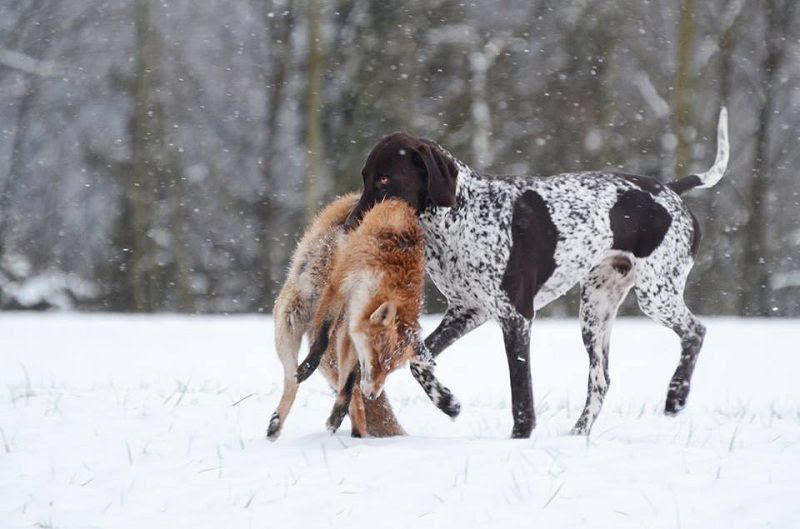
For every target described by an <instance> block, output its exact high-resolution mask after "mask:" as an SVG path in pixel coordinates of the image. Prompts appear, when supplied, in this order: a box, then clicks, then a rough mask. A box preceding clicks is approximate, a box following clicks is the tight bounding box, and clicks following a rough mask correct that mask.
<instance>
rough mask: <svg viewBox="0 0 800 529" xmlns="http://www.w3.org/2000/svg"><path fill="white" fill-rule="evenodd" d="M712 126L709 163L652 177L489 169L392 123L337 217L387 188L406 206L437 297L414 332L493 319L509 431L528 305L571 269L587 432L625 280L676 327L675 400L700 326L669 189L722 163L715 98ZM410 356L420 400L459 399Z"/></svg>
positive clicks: (563, 288)
mask: <svg viewBox="0 0 800 529" xmlns="http://www.w3.org/2000/svg"><path fill="white" fill-rule="evenodd" d="M717 135H718V137H717V155H716V160H715V162H714V165H713V167H712V168H711V169H710V170H709V171H707V172H705V173H701V174H696V175H691V176H686V177H683V178H681V179H679V180H676V181H674V182H670V183H668V184H666V185H664V184H661V183H660V182H658V181H657V180H655V179H653V178H649V177H644V176H635V175H627V174H616V173H603V172H582V173H570V174H561V175H557V176H552V177H549V178H539V177H527V176H513V177H488V176H485V175H481V174H478V173H477V172H475V171H474V170H472V169H470V168H469V167H468V166H467V165H466V164H464V163H462V162H460V161H459V160H457V159H456V158H455V157H454V156H453V155H452V154H450V153H449V152H447V151H446V150H444V149H443V148H442V147H440V146H439V145H437V144H435V143H433V142H431V141H428V140H424V139H420V138H415V137H413V136H409V135H407V134H403V133H394V134H391V135H389V136H387V137H385V138H383V139H382V140H381V141H380V142H379V143H378V144H377V145H376V146H375V147H374V148H373V149H372V151H371V153H370V154H369V157H368V158H367V161H366V164H365V166H364V169H363V171H362V176H363V178H364V190H363V193H362V195H361V199H360V201H359V203H358V204H357V205H356V207H355V209H354V210H353V213H351V215H350V218H349V219H348V221H347V223H346V225H348V226H354V225H356V224H357V223H358V222H359V221H360V219H361V217H362V216H363V214H364V212H365V211H366V210H368V209H369V208H370V207H371V206H372V205H373V204H375V203H376V202H378V201H381V200H384V199H385V198H388V197H397V198H401V199H403V200H405V201H406V202H408V203H409V204H411V205H412V206H413V207H415V208H416V209H417V211H418V213H419V217H420V220H421V223H422V226H423V228H424V232H425V236H426V242H425V257H426V270H427V272H428V273H429V275H430V277H431V278H432V279H433V281H434V283H435V284H436V286H437V287H438V288H439V290H440V291H441V292H442V293H443V294H444V295H445V297H446V298H447V301H448V308H447V311H446V313H445V315H444V318H443V319H442V321H441V323H440V324H439V326H438V327H437V328H436V330H435V331H434V332H433V333H432V334H431V335H430V336H428V337H427V339H425V342H424V344H425V346H427V348H428V349H429V350H430V353H432V354H433V355H434V356H437V355H438V354H439V353H441V352H442V351H443V350H444V349H445V348H446V347H448V346H449V345H451V344H452V343H453V342H455V341H456V340H457V339H459V338H460V337H462V336H464V335H465V334H466V333H468V332H469V331H471V330H472V329H475V328H476V327H478V326H479V325H481V324H482V323H484V322H485V321H486V320H488V319H490V318H492V319H495V320H497V321H498V322H499V324H500V326H501V328H502V331H503V338H504V341H505V349H506V358H507V360H508V367H509V372H510V378H511V400H512V409H513V410H512V411H513V418H514V427H513V430H512V433H511V435H512V437H528V436H530V433H531V430H532V429H533V428H534V426H535V424H536V419H535V415H534V410H533V392H532V387H531V368H530V366H529V358H530V329H531V321H532V320H533V317H534V314H535V312H536V310H538V309H540V308H542V307H544V306H545V305H547V304H548V303H550V302H551V301H553V300H554V299H556V298H558V297H560V296H562V295H563V294H564V293H566V292H567V290H569V289H570V288H571V287H572V286H573V285H575V284H576V283H578V282H579V283H580V285H581V292H580V296H581V305H580V323H581V328H582V334H583V342H584V344H585V346H586V350H587V352H588V353H589V365H590V368H589V381H588V395H587V397H586V405H585V407H584V409H583V412H582V413H581V416H580V418H579V419H578V421H577V423H576V424H575V426H574V428H573V430H572V432H573V433H574V434H583V435H588V434H589V432H590V430H591V428H592V424H593V423H594V420H595V418H596V417H597V415H598V413H599V412H600V408H601V407H602V404H603V399H604V397H605V395H606V391H607V390H608V385H609V375H608V354H609V351H608V349H609V333H610V331H611V325H612V323H613V321H614V318H615V317H616V313H617V309H618V308H619V305H620V303H621V302H622V300H623V299H624V298H625V296H626V295H627V293H628V292H629V291H630V289H631V288H633V289H634V291H635V292H636V297H637V299H638V302H639V307H640V308H641V309H642V311H643V312H644V313H645V314H646V315H647V316H649V317H650V318H652V319H653V320H655V321H657V322H658V323H661V324H662V325H665V326H666V327H669V328H670V329H672V330H673V331H674V332H675V333H677V335H678V336H679V337H680V340H681V348H682V354H681V359H680V362H679V364H678V367H677V369H676V370H675V373H674V375H673V376H672V380H671V381H670V384H669V389H668V391H667V400H666V407H665V412H666V413H667V414H668V415H672V414H676V413H678V412H679V411H680V410H681V409H682V408H683V407H684V406H685V405H686V398H687V396H688V394H689V387H690V383H691V377H692V372H693V370H694V366H695V362H696V361H697V356H698V353H699V352H700V347H701V345H702V343H703V336H704V334H705V327H704V326H703V325H702V324H701V323H700V322H699V321H698V319H697V318H696V317H695V316H694V315H693V314H692V313H691V312H690V311H689V309H688V308H686V305H685V303H684V300H683V290H684V284H685V282H686V278H687V276H688V274H689V270H690V269H691V267H692V264H693V262H694V256H695V254H696V252H697V246H698V242H699V240H700V229H699V225H698V222H697V219H696V218H695V217H694V216H693V215H692V213H691V212H690V211H689V209H688V208H687V207H686V204H685V203H684V202H683V200H681V198H680V196H679V195H680V194H681V193H684V192H686V191H689V190H691V189H694V188H696V187H698V188H706V187H711V186H713V185H714V184H716V183H717V182H718V181H719V180H720V179H721V178H722V176H723V174H724V172H725V169H726V167H727V164H728V137H727V136H728V131H727V113H726V111H725V109H724V108H723V109H722V111H721V113H720V117H719V125H718V130H717ZM411 367H412V372H413V375H414V377H415V378H416V379H417V380H418V381H419V382H420V384H422V386H423V388H424V389H425V390H426V392H427V393H428V395H429V396H430V397H431V399H432V400H433V401H434V402H435V403H436V404H437V405H438V406H439V407H440V408H441V409H443V410H444V411H445V412H447V413H449V414H450V415H456V414H457V413H458V403H457V401H455V399H454V398H452V395H450V394H449V392H447V393H446V394H442V393H440V392H439V389H441V388H442V387H443V386H441V385H439V384H438V382H437V381H436V379H435V377H434V376H433V368H432V367H431V366H428V365H425V364H412V366H411Z"/></svg>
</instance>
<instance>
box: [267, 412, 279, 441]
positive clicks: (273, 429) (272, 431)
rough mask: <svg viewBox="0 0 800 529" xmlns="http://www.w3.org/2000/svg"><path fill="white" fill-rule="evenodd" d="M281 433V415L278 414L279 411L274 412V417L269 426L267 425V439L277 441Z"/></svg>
mask: <svg viewBox="0 0 800 529" xmlns="http://www.w3.org/2000/svg"><path fill="white" fill-rule="evenodd" d="M280 434H281V417H280V415H278V412H277V411H276V412H275V413H273V414H272V417H271V418H270V420H269V426H267V439H268V440H270V441H275V440H277V439H278V436H279V435H280Z"/></svg>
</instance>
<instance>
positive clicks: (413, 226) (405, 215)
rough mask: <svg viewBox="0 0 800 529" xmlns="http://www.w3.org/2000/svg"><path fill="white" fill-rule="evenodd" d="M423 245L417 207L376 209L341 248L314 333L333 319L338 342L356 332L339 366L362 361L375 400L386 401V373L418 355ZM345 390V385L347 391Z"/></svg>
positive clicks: (341, 351) (391, 203)
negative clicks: (382, 397)
mask: <svg viewBox="0 0 800 529" xmlns="http://www.w3.org/2000/svg"><path fill="white" fill-rule="evenodd" d="M423 245H424V240H423V233H422V228H421V227H420V225H419V222H418V220H417V217H416V214H415V212H414V210H413V209H412V208H411V207H409V206H408V205H406V204H405V203H404V202H401V201H398V200H387V201H384V202H381V203H379V204H377V205H375V206H374V207H373V208H372V209H371V210H370V211H369V212H368V213H367V214H366V215H365V216H364V219H363V220H362V221H361V224H360V226H358V228H356V229H355V230H354V231H353V232H352V233H351V234H350V235H348V236H347V238H346V240H344V241H342V243H341V244H340V245H339V248H338V249H337V251H336V255H335V258H334V266H333V271H332V272H331V275H330V278H329V282H328V286H327V287H326V289H325V292H324V293H323V296H322V299H321V300H320V308H319V312H318V313H317V315H316V316H315V323H314V328H316V329H319V328H320V327H321V326H322V324H323V322H324V321H328V322H331V323H332V326H331V329H332V330H331V337H333V336H335V335H339V334H340V333H344V332H346V333H348V335H349V338H350V339H349V340H348V341H347V342H349V343H348V346H347V347H338V348H337V349H338V350H337V358H338V362H339V365H340V366H341V365H350V364H353V358H352V355H356V356H357V358H358V360H359V364H360V367H361V387H362V391H364V392H367V396H369V397H372V398H375V397H377V396H379V395H380V394H381V390H382V388H383V384H384V382H385V380H386V376H387V375H388V374H389V373H391V372H392V371H394V370H396V369H397V368H398V367H400V366H401V365H402V364H404V363H405V362H407V361H408V360H410V359H411V358H412V357H413V356H414V354H415V349H414V347H413V345H414V340H417V339H418V336H419V331H420V327H419V315H420V308H421V303H422V288H423V281H424V254H423V251H424V250H423ZM331 341H334V340H331ZM340 343H342V342H340ZM341 380H342V373H340V381H341ZM343 389H344V388H343V387H342V384H340V386H339V390H340V393H341V392H342V391H343ZM343 397H344V396H343ZM337 402H339V400H338V399H337Z"/></svg>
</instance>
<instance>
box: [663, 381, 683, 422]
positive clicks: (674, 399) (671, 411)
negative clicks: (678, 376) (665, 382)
mask: <svg viewBox="0 0 800 529" xmlns="http://www.w3.org/2000/svg"><path fill="white" fill-rule="evenodd" d="M688 397H689V383H688V382H686V381H685V380H674V381H672V382H671V383H670V385H669V391H668V392H667V402H666V404H665V405H664V413H665V414H666V415H670V416H675V415H678V414H679V413H680V412H681V411H682V410H683V408H685V407H686V400H687V399H688Z"/></svg>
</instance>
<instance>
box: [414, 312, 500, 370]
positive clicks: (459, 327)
mask: <svg viewBox="0 0 800 529" xmlns="http://www.w3.org/2000/svg"><path fill="white" fill-rule="evenodd" d="M486 319H487V317H486V315H485V314H483V313H482V312H481V311H480V310H478V309H474V308H469V307H463V306H461V305H458V304H455V303H451V304H450V305H449V306H448V307H447V311H445V313H444V317H443V318H442V321H441V322H439V325H438V326H437V327H436V329H435V330H434V331H433V332H432V333H431V334H430V335H429V336H428V337H427V338H425V346H426V347H427V348H428V351H430V352H431V354H432V355H433V356H434V358H435V357H437V356H439V354H440V353H441V352H442V351H444V350H445V349H447V348H448V347H450V346H451V345H452V344H453V342H455V341H456V340H458V339H459V338H461V337H462V336H464V335H465V334H467V333H468V332H470V331H471V330H473V329H475V328H477V327H479V326H480V325H481V324H483V323H484V322H485V321H486Z"/></svg>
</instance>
